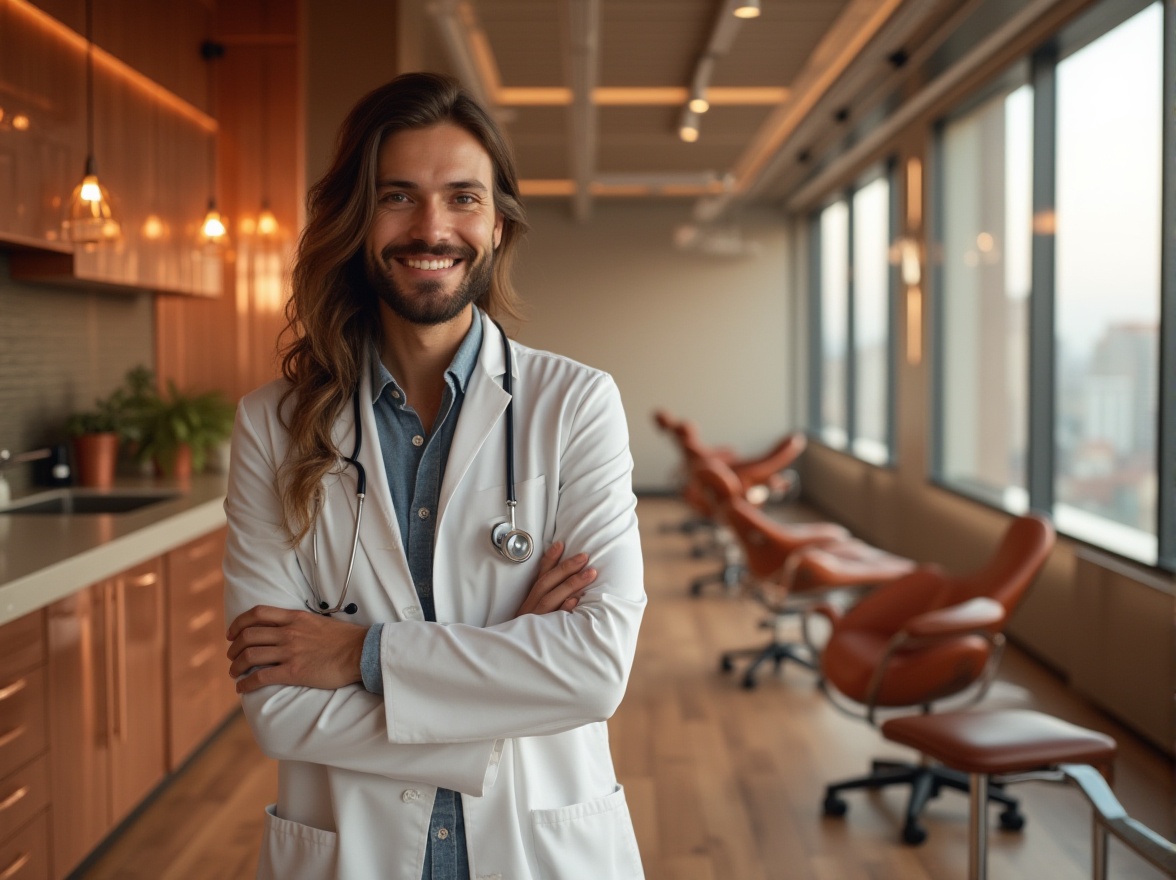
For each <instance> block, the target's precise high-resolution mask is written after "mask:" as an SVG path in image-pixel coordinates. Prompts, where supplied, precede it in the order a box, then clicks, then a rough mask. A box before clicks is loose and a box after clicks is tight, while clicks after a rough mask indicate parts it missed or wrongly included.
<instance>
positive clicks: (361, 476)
mask: <svg viewBox="0 0 1176 880" xmlns="http://www.w3.org/2000/svg"><path fill="white" fill-rule="evenodd" d="M494 326H495V327H497V328H498V332H499V334H500V335H501V336H502V352H503V355H504V356H505V358H506V372H505V373H503V375H502V390H503V391H505V392H506V394H507V396H508V397H509V398H510V400H509V401H508V402H507V404H506V509H507V512H508V514H509V517H510V518H509V519H508V520H506V521H504V522H500V523H496V524H495V525H493V526H491V528H490V543H491V544H493V545H494V547H495V549H497V550H498V552H499V554H501V555H502V558H503V559H506V560H508V561H510V562H516V563H518V562H526V561H527V560H528V559H530V558H531V554H532V553H533V552H535V541H534V539H533V538H532V537H531V536H530V534H528V533H527V532H526V531H525V530H523V529H520V528H518V527H517V526H516V525H515V508H516V507H518V500H517V499H516V498H515V477H514V394H513V383H514V378H513V376H512V374H513V373H514V358H513V356H512V354H511V350H510V340H508V339H507V338H506V331H505V330H503V329H502V325H501V324H499V323H498V322H497V321H495V322H494ZM352 407H353V409H354V412H355V446H354V447H353V448H352V450H351V456H350V457H349V458H346V459H344V462H345V464H348V465H351V466H353V467H354V468H355V528H354V530H353V531H352V533H351V556H350V558H349V559H348V561H347V575H346V577H344V578H343V589H341V590H340V591H339V601H338V602H337V603H336V604H335V606H334V607H331V606H330V605H329V604H328V603H327V601H326V600H325V599H323V597H322V593H321V592H320V590H319V588H318V571H319V556H318V527H317V526H316V527H315V530H314V534H313V536H312V538H311V555H312V557H313V559H314V572H315V573H314V577H313V578H311V584H310V590H311V592H312V593H313V594H314V601H315V604H314V605H311V604H310V602H309V600H308V601H307V603H306V607H307V608H309V609H310V610H311V611H314V612H316V613H318V614H322V615H323V616H330V615H332V614H335V613H336V612H338V611H342V612H343V613H344V614H354V613H355V612H356V611H358V610H359V606H358V605H356V604H355V603H354V602H350V603H348V604H346V605H345V604H343V603H344V602H346V601H347V587H348V586H349V585H350V583H351V572H352V570H353V569H354V568H355V551H356V549H357V548H358V547H359V525H360V522H361V521H362V520H363V502H364V499H365V498H366V497H367V472H366V471H365V470H364V468H363V465H362V464H360V463H359V451H360V450H361V449H362V448H363V426H362V425H361V423H360V418H359V416H360V413H359V389H358V388H356V389H355V394H354V395H353V396H352ZM316 606H317V607H316Z"/></svg>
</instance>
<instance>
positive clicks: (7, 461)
mask: <svg viewBox="0 0 1176 880" xmlns="http://www.w3.org/2000/svg"><path fill="white" fill-rule="evenodd" d="M51 455H53V450H52V449H50V448H49V447H47V446H46V447H44V448H42V449H30V450H29V451H28V452H18V453H17V454H16V455H13V454H12V453H11V452H9V451H8V450H7V449H0V505H3V504H7V503H8V502H9V501H11V500H12V489H11V487H10V486H9V485H8V480H7V478H5V476H4V471H5V470H6V469H8V468H10V467H12V465H14V464H20V463H21V462H24V461H40V460H41V459H43V458H49V457H50V456H51ZM59 467H63V468H65V471H66V473H65V474H64V476H69V465H67V464H61V465H57V466H55V467H54V469H53V470H54V476H57V468H59Z"/></svg>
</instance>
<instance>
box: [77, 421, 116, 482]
mask: <svg viewBox="0 0 1176 880" xmlns="http://www.w3.org/2000/svg"><path fill="white" fill-rule="evenodd" d="M73 451H74V463H75V464H76V465H77V476H78V485H79V486H87V487H89V488H93V489H109V488H110V487H111V486H113V485H114V470H115V465H116V464H117V463H118V434H113V433H111V434H83V435H82V436H81V437H75V438H74V441H73Z"/></svg>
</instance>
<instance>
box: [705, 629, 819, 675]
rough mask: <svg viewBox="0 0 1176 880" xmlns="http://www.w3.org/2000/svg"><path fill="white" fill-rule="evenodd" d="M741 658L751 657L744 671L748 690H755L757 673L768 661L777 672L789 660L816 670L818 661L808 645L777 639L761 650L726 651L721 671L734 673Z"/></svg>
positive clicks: (720, 658) (720, 666)
mask: <svg viewBox="0 0 1176 880" xmlns="http://www.w3.org/2000/svg"><path fill="white" fill-rule="evenodd" d="M765 625H767V626H774V624H772V623H769V624H765ZM741 657H750V658H751V663H750V664H748V667H747V669H745V670H744V671H743V681H742V684H743V686H744V687H745V688H747V690H754V688H755V686H756V684H757V682H756V677H755V676H756V672H757V671H758V670H759V668H760V667H761V666H763V665H764V664H765V663H767V662H768V661H771V663H772V665H773V666H774V667H775V670H776V672H779V671H780V666H781V665H783V663H784V662H785V661H787V660H791V661H792V662H793V663H796V664H797V665H799V666H803V667H804V668H805V669H811V670H814V671H815V670H816V668H817V664H816V659H815V658H814V657H813V655H812V651H811V650H809V648H808V646H806V645H798V644H795V643H790V642H780V641H777V640H775V639H773V640H772V641H770V642H768V644H766V645H764V646H763V647H760V648H740V649H739V650H737V651H724V652H723V654H722V655H721V656H720V657H719V669H721V670H722V671H723V672H733V671H734V670H735V661H736V660H737V659H739V658H741Z"/></svg>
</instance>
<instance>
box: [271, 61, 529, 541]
mask: <svg viewBox="0 0 1176 880" xmlns="http://www.w3.org/2000/svg"><path fill="white" fill-rule="evenodd" d="M442 122H448V123H452V124H454V125H457V126H460V127H461V128H463V129H465V130H466V131H467V132H469V133H470V134H471V135H473V136H474V137H475V138H477V139H478V142H479V143H481V145H482V147H483V148H484V149H485V150H486V152H487V153H488V154H489V155H490V161H491V163H492V164H493V167H494V207H495V209H496V210H497V211H498V212H499V214H501V215H502V217H503V225H502V240H501V242H500V243H499V245H498V247H497V248H496V250H495V252H494V270H493V276H492V278H491V282H490V289H489V290H488V291H487V292H486V293H485V294H484V295H483V296H482V297H480V298H479V299H478V300H477V304H478V306H479V307H481V308H482V309H484V310H485V311H486V312H488V313H489V314H491V315H493V316H495V317H504V316H505V317H512V318H518V317H519V307H520V300H519V297H518V294H517V293H516V291H515V289H514V287H513V286H512V285H511V282H510V270H511V264H512V262H513V257H514V247H515V245H516V244H517V242H518V239H519V238H520V237H521V236H522V234H523V233H524V232H525V231H526V228H527V224H526V215H525V213H524V211H523V205H522V200H521V198H520V196H519V188H518V179H517V175H516V174H515V166H514V158H513V156H512V155H511V151H510V147H509V145H508V144H507V142H506V138H504V137H503V135H502V132H501V131H500V130H499V128H498V125H497V124H496V123H495V122H494V120H493V118H492V117H491V116H490V114H489V113H487V112H486V110H485V109H484V108H483V107H482V106H481V105H480V104H478V102H477V101H476V100H474V98H473V97H471V96H470V95H469V93H467V92H466V91H465V90H463V89H462V88H461V86H460V85H459V84H458V82H457V81H456V80H455V79H453V78H451V77H447V76H441V75H438V74H432V73H407V74H404V75H402V76H398V77H397V78H396V79H394V80H392V81H391V82H390V83H388V84H386V85H383V86H381V87H379V88H378V89H375V90H374V91H372V92H369V93H368V94H367V95H365V96H364V97H363V98H362V99H360V101H359V103H358V104H356V105H355V107H354V108H353V109H352V110H351V113H349V114H348V116H347V119H346V120H344V122H343V126H342V128H340V130H339V139H338V141H337V143H336V146H335V157H334V160H333V161H332V163H331V168H330V170H329V171H327V173H326V174H325V175H324V176H323V177H322V179H321V180H319V181H318V183H316V184H315V185H314V186H313V187H312V188H311V190H310V193H309V195H308V196H307V222H306V228H305V229H304V230H303V231H302V236H301V237H300V239H299V241H298V251H297V256H296V258H295V263H294V272H293V283H292V287H293V290H292V293H291V296H290V301H289V302H288V303H287V304H286V330H285V338H287V339H288V340H289V341H288V342H286V343H285V344H284V345H283V347H282V374H283V375H284V376H285V377H286V379H288V380H289V382H290V387H289V388H288V389H287V390H286V392H285V394H284V395H283V396H282V400H281V404H280V406H279V411H280V412H281V414H282V423H283V424H284V425H285V427H286V429H287V430H288V431H289V432H290V450H289V454H288V456H287V458H286V461H285V462H283V464H282V465H281V468H280V470H279V472H278V484H279V492H280V494H281V498H282V517H283V523H284V525H285V527H286V531H287V532H288V533H289V535H290V538H291V541H292V542H293V543H297V542H298V541H299V540H301V539H302V537H303V536H305V535H306V533H307V532H308V531H309V530H310V528H311V526H312V525H313V523H314V517H315V512H316V500H317V498H318V493H319V490H320V486H321V483H322V479H323V477H324V476H326V474H327V473H329V472H330V471H331V470H332V469H333V468H335V467H336V466H337V463H338V461H339V452H338V450H337V449H336V448H335V445H334V443H333V442H332V439H331V428H332V426H333V424H334V422H335V419H336V418H337V417H338V415H339V413H340V411H341V410H342V408H343V406H344V404H346V402H347V401H348V399H349V398H350V397H351V395H352V394H353V393H355V389H356V388H357V387H359V380H360V376H361V375H362V371H363V370H364V369H365V368H366V366H367V358H368V352H369V349H370V346H371V345H372V342H373V341H374V340H376V339H377V338H378V335H379V328H380V320H379V310H378V306H377V298H376V295H375V294H374V293H373V292H372V291H371V290H369V288H368V284H367V282H366V279H365V276H364V266H363V244H364V238H365V236H366V235H367V231H368V226H369V225H370V224H371V222H372V218H373V216H374V214H375V203H376V166H377V159H378V154H379V150H380V145H381V144H382V143H383V141H384V139H385V138H386V137H388V136H389V135H391V134H395V133H396V132H400V131H404V130H408V129H417V128H427V127H428V126H431V125H436V124H438V123H442ZM287 404H289V405H288V406H287Z"/></svg>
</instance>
